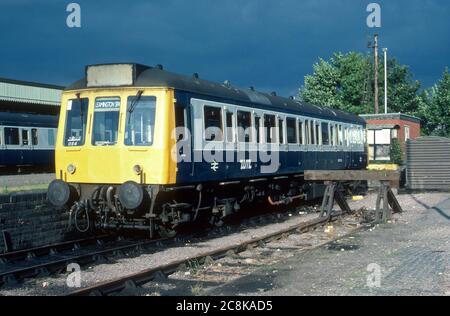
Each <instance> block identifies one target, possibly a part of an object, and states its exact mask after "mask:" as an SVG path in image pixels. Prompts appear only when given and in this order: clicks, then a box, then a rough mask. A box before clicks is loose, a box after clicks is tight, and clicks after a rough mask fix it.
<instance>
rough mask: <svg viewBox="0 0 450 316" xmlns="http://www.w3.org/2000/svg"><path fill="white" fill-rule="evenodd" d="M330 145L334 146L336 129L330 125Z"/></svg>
mask: <svg viewBox="0 0 450 316" xmlns="http://www.w3.org/2000/svg"><path fill="white" fill-rule="evenodd" d="M330 135H331V137H330V145H331V146H335V145H336V127H335V126H334V125H333V124H331V125H330Z"/></svg>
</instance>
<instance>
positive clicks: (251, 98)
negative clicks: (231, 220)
mask: <svg viewBox="0 0 450 316" xmlns="http://www.w3.org/2000/svg"><path fill="white" fill-rule="evenodd" d="M59 127H60V128H59V130H58V137H57V143H56V176H57V180H55V181H54V182H52V184H51V185H50V186H49V192H48V195H49V199H50V201H51V202H52V203H53V204H55V205H58V206H63V205H67V206H69V207H71V210H72V214H73V216H75V220H76V218H77V217H79V216H80V215H81V214H85V215H86V216H87V217H89V218H90V220H91V221H92V222H95V223H96V224H97V226H100V227H102V228H138V229H148V230H149V231H150V233H151V235H153V233H154V231H155V229H156V230H158V231H160V232H164V231H167V230H170V229H173V228H175V227H176V226H177V225H179V224H181V223H184V222H190V221H192V220H195V219H196V218H197V217H198V216H199V213H208V214H209V216H211V221H212V222H216V223H220V222H221V220H222V219H223V218H224V217H225V216H227V215H229V214H230V213H233V212H236V211H238V210H239V209H240V205H241V204H242V203H245V202H251V201H253V200H255V199H256V198H263V199H268V201H269V202H270V203H272V204H281V203H288V202H290V201H292V200H293V199H295V198H299V197H303V198H312V197H314V196H317V193H316V192H314V188H315V187H314V186H313V185H312V184H310V183H305V182H304V181H303V178H302V173H303V171H304V170H307V169H309V170H314V169H320V170H326V169H330V170H347V169H364V168H365V167H366V164H367V153H366V148H365V142H364V135H365V121H364V120H363V119H361V118H359V117H358V116H354V115H351V114H348V113H345V112H342V111H338V110H333V109H330V108H324V107H319V106H315V105H311V104H306V103H303V102H299V101H296V100H293V99H285V98H281V97H278V96H276V95H274V94H272V95H269V94H265V93H260V92H257V91H255V90H254V89H239V88H236V87H233V86H231V85H230V84H228V83H224V84H219V83H213V82H209V81H206V80H202V79H200V78H199V77H198V75H197V74H194V75H193V76H192V77H187V76H181V75H177V74H173V73H170V72H167V71H164V70H163V69H162V67H159V66H157V67H147V66H142V65H138V64H109V65H93V66H88V67H87V68H86V77H85V78H84V79H82V80H80V81H78V82H76V83H75V84H73V85H72V86H70V87H68V88H67V89H66V90H65V91H64V93H63V97H62V104H61V113H60V121H59Z"/></svg>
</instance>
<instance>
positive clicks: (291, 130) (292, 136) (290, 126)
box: [286, 117, 297, 144]
mask: <svg viewBox="0 0 450 316" xmlns="http://www.w3.org/2000/svg"><path fill="white" fill-rule="evenodd" d="M286 131H287V141H288V144H297V126H296V121H295V119H294V118H290V117H288V118H287V119H286Z"/></svg>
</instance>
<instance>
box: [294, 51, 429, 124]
mask: <svg viewBox="0 0 450 316" xmlns="http://www.w3.org/2000/svg"><path fill="white" fill-rule="evenodd" d="M388 69H389V72H388V107H389V111H390V112H403V113H407V114H412V115H417V113H418V112H419V106H420V101H421V100H420V98H419V97H418V95H417V94H418V91H419V89H420V83H419V82H418V81H413V79H412V77H413V75H412V73H411V72H410V70H409V68H408V67H407V66H404V65H400V64H399V63H398V62H397V60H396V59H389V60H388ZM373 72H374V70H373V58H372V57H371V56H370V55H369V54H362V53H358V52H349V53H346V54H343V53H335V54H334V55H333V57H331V58H330V60H328V61H325V60H323V59H320V60H319V62H317V63H315V64H314V65H313V74H312V75H307V76H306V77H305V82H304V86H303V87H302V88H301V89H300V91H299V97H300V99H301V100H303V101H305V102H310V103H314V104H318V105H323V106H329V107H334V108H338V109H341V110H344V111H348V112H351V113H355V114H363V113H373V110H374V109H373V104H374V100H373V99H374V97H373V85H374V82H373V77H374V76H373ZM379 74H380V76H379V77H380V80H379V82H378V84H379V93H380V108H382V107H383V95H384V82H383V78H384V66H383V60H382V58H380V60H379Z"/></svg>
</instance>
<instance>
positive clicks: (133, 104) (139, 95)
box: [128, 90, 144, 114]
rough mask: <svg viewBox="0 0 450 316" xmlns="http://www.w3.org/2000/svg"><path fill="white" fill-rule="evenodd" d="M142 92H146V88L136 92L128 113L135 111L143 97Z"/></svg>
mask: <svg viewBox="0 0 450 316" xmlns="http://www.w3.org/2000/svg"><path fill="white" fill-rule="evenodd" d="M142 93H144V90H139V91H138V93H137V94H136V97H135V98H134V100H133V102H131V105H130V107H129V108H128V113H130V114H131V113H133V111H134V109H135V108H136V106H137V104H138V103H139V100H140V99H141V97H142Z"/></svg>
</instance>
